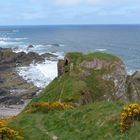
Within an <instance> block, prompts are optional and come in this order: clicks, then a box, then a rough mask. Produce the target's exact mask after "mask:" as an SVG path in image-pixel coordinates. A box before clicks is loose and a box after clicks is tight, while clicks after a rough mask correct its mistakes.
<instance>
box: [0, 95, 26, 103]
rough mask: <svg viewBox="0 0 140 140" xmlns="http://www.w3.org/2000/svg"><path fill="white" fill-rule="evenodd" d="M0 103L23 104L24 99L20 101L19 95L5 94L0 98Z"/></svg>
mask: <svg viewBox="0 0 140 140" xmlns="http://www.w3.org/2000/svg"><path fill="white" fill-rule="evenodd" d="M0 104H6V105H19V104H24V101H22V100H21V99H20V98H19V97H15V96H7V97H3V98H1V99H0Z"/></svg>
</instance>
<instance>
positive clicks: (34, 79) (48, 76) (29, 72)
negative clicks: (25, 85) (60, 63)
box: [17, 60, 57, 88]
mask: <svg viewBox="0 0 140 140" xmlns="http://www.w3.org/2000/svg"><path fill="white" fill-rule="evenodd" d="M17 72H18V74H19V75H20V76H21V77H22V78H23V79H25V80H26V81H27V82H29V83H33V84H34V85H35V86H37V87H39V88H45V87H46V86H47V85H48V84H49V83H50V82H51V81H52V80H53V79H54V78H55V77H57V61H50V60H46V61H45V62H44V63H40V64H31V65H30V66H27V67H19V68H17Z"/></svg>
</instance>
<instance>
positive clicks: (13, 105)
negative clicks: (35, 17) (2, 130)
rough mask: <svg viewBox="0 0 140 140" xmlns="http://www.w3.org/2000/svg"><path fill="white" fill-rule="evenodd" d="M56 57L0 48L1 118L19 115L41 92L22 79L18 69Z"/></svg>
mask: <svg viewBox="0 0 140 140" xmlns="http://www.w3.org/2000/svg"><path fill="white" fill-rule="evenodd" d="M54 57H57V56H55V55H53V54H49V53H45V54H43V55H39V54H37V53H34V52H29V53H25V52H19V53H15V52H13V51H12V49H9V48H6V49H5V48H0V117H9V116H13V115H17V114H18V113H19V112H21V111H22V109H23V108H24V107H25V106H26V105H27V103H28V102H29V101H30V100H31V99H32V98H33V97H35V96H36V94H37V92H39V91H40V88H38V87H36V86H34V85H33V84H32V83H27V81H25V80H24V79H23V78H22V77H20V76H19V75H18V73H17V71H16V68H18V67H21V66H29V65H30V64H31V63H32V62H35V63H42V62H44V61H45V59H50V58H54Z"/></svg>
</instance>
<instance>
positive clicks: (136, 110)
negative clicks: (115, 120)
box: [119, 104, 140, 133]
mask: <svg viewBox="0 0 140 140" xmlns="http://www.w3.org/2000/svg"><path fill="white" fill-rule="evenodd" d="M135 121H140V105H139V104H130V105H129V106H126V107H124V108H123V111H122V113H121V115H120V119H119V125H120V131H121V133H124V132H125V131H126V130H127V129H129V128H130V127H131V126H132V125H133V126H134V124H135Z"/></svg>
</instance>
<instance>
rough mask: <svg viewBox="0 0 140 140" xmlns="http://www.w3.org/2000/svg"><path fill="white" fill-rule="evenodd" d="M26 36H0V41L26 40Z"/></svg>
mask: <svg viewBox="0 0 140 140" xmlns="http://www.w3.org/2000/svg"><path fill="white" fill-rule="evenodd" d="M27 39H28V38H26V37H24V38H10V37H0V41H21V40H27Z"/></svg>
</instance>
